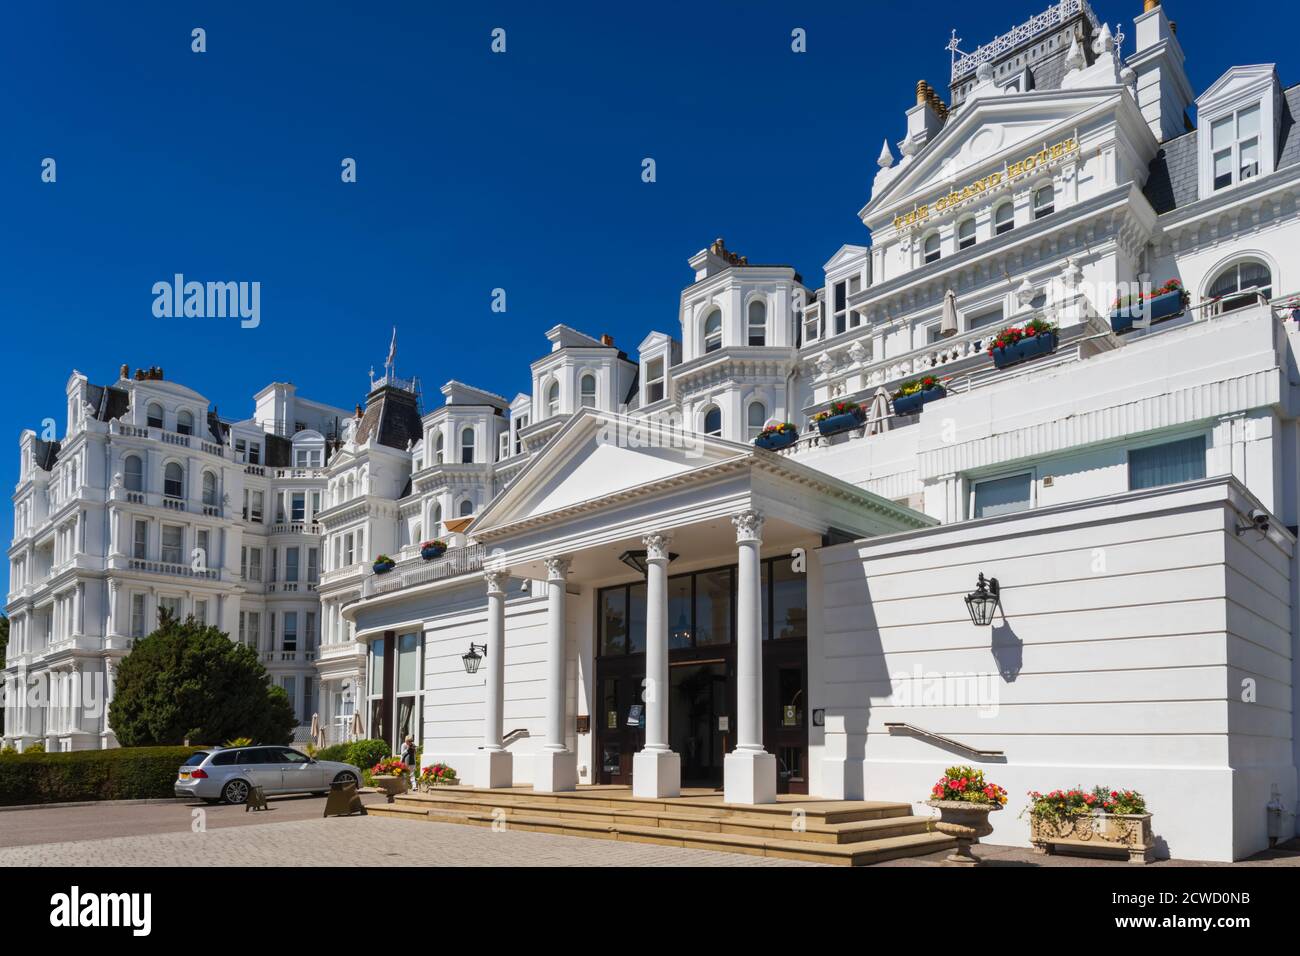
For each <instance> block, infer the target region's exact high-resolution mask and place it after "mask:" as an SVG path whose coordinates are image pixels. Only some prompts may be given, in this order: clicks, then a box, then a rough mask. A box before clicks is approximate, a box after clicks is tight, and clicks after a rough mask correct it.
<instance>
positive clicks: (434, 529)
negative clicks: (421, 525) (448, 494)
mask: <svg viewBox="0 0 1300 956" xmlns="http://www.w3.org/2000/svg"><path fill="white" fill-rule="evenodd" d="M429 530H430V532H431V533H433V534H437V533H438V532H439V531H441V530H442V505H440V504H437V505H434V506H433V518H432V520H431V521H430V523H429Z"/></svg>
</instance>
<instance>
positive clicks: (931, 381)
mask: <svg viewBox="0 0 1300 956" xmlns="http://www.w3.org/2000/svg"><path fill="white" fill-rule="evenodd" d="M940 384H941V383H940V382H939V379H938V377H937V376H935V375H922V376H921V377H920V378H914V379H911V380H910V381H907V382H904V383H903V384H902V385H900V386H898V391H896V392H894V394H893V397H894V398H906V397H907V396H908V395H915V394H916V393H917V392H923V391H925V390H926V389H930V388H938V387H939V386H940Z"/></svg>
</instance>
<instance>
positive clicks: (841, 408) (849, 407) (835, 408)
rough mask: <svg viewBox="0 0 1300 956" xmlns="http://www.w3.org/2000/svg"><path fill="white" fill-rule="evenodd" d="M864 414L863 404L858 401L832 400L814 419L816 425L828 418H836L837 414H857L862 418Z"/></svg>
mask: <svg viewBox="0 0 1300 956" xmlns="http://www.w3.org/2000/svg"><path fill="white" fill-rule="evenodd" d="M864 414H865V412H863V410H862V406H861V405H859V404H858V403H857V402H832V403H831V404H830V406H829V407H827V408H825V409H823V410H822V411H820V412H818V413H817V414H816V415H814V416H813V417H812V421H813V424H814V425H815V424H817V423H818V422H822V421H825V420H826V419H828V418H834V417H835V416H836V415H855V416H857V417H859V418H861V417H862V416H863V415H864Z"/></svg>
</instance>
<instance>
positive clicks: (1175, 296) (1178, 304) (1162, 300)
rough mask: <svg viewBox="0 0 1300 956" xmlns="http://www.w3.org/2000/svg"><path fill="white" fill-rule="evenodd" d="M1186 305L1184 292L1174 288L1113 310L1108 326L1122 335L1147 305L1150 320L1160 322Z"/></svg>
mask: <svg viewBox="0 0 1300 956" xmlns="http://www.w3.org/2000/svg"><path fill="white" fill-rule="evenodd" d="M1186 306H1187V295H1186V293H1184V292H1183V290H1182V289H1175V290H1174V291H1172V292H1166V293H1164V295H1157V296H1153V297H1152V298H1150V299H1147V300H1145V301H1142V302H1130V303H1129V304H1128V305H1126V306H1124V307H1122V308H1120V309H1117V310H1115V311H1114V312H1112V313H1111V316H1110V327H1111V329H1112V330H1114V332H1115V334H1116V335H1123V334H1124V333H1125V332H1128V331H1130V330H1131V329H1132V328H1133V323H1134V321H1136V320H1137V319H1140V318H1142V317H1143V315H1144V313H1145V311H1146V308H1147V307H1149V308H1150V309H1151V321H1152V322H1161V321H1163V320H1165V319H1168V318H1172V317H1173V316H1175V315H1178V314H1179V313H1180V312H1182V311H1183V309H1184V308H1186Z"/></svg>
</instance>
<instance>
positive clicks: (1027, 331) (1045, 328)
mask: <svg viewBox="0 0 1300 956" xmlns="http://www.w3.org/2000/svg"><path fill="white" fill-rule="evenodd" d="M1055 333H1056V326H1055V325H1053V324H1052V323H1051V322H1045V321H1043V320H1042V319H1030V320H1029V321H1028V322H1026V323H1025V324H1024V325H1013V326H1010V327H1009V328H1005V329H1003V330H1002V331H1001V332H999V333H998V334H997V335H995V336H994V337H993V340H992V341H991V342H989V347H988V353H989V355H992V354H993V350H994V349H1004V348H1007V347H1008V346H1012V345H1015V344H1016V343H1017V342H1021V341H1023V340H1025V339H1032V338H1036V337H1038V336H1040V335H1048V334H1055Z"/></svg>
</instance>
